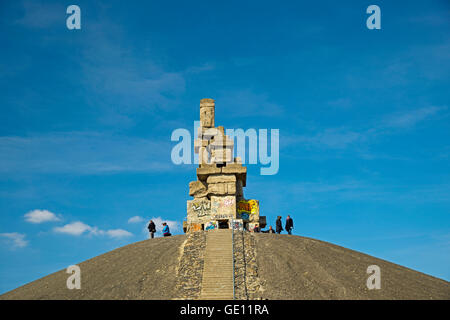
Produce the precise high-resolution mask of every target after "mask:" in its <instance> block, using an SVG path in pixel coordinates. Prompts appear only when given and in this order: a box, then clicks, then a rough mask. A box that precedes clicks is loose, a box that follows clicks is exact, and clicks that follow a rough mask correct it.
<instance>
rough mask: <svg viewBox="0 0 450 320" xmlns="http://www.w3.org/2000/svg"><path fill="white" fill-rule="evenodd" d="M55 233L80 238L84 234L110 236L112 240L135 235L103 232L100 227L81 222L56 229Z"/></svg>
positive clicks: (114, 230)
mask: <svg viewBox="0 0 450 320" xmlns="http://www.w3.org/2000/svg"><path fill="white" fill-rule="evenodd" d="M53 231H54V232H56V233H65V234H70V235H73V236H80V235H82V234H84V233H88V234H90V235H95V236H104V235H106V236H109V237H111V238H116V239H117V238H124V237H130V236H132V235H133V234H132V233H131V232H128V231H126V230H123V229H111V230H101V229H99V228H98V227H92V226H89V225H87V224H85V223H83V222H81V221H76V222H72V223H69V224H66V225H64V226H62V227H55V228H53Z"/></svg>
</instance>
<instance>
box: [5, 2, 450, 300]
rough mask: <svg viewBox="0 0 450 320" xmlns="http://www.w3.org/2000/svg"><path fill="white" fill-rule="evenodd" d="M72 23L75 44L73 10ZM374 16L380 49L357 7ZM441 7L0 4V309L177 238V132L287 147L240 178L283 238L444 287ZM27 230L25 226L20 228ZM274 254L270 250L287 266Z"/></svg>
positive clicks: (445, 135) (448, 219)
mask: <svg viewBox="0 0 450 320" xmlns="http://www.w3.org/2000/svg"><path fill="white" fill-rule="evenodd" d="M71 4H77V5H78V6H79V7H80V8H81V25H82V28H81V30H68V29H67V28H66V18H67V16H68V15H67V14H66V13H65V12H66V8H67V6H69V5H71ZM371 4H377V5H378V6H379V7H380V8H381V30H369V29H367V27H366V19H367V17H368V14H366V8H367V7H368V6H369V5H371ZM449 14H450V6H449V4H448V2H447V1H395V3H393V1H376V2H372V1H370V2H369V1H315V2H311V1H289V2H282V3H280V2H279V1H245V2H243V1H226V2H219V1H194V2H192V1H164V2H163V1H75V2H67V1H2V2H1V3H0V36H1V39H2V40H1V42H2V44H1V50H0V108H1V109H0V110H1V117H0V213H1V214H0V219H1V220H0V234H1V236H0V258H1V264H0V292H5V291H8V290H11V289H13V288H15V287H17V286H19V285H22V284H25V283H27V282H29V281H32V280H35V279H37V278H40V277H42V276H45V275H47V274H49V273H51V272H54V271H57V270H60V269H63V268H66V267H67V266H69V265H71V264H75V263H79V262H81V261H84V260H86V259H88V258H91V257H94V256H97V255H99V254H101V253H104V252H106V251H109V250H112V249H114V248H117V247H120V246H123V245H126V244H128V243H132V242H135V241H139V240H143V239H145V238H146V236H147V234H146V232H145V230H144V228H145V221H141V219H139V218H134V219H132V220H130V218H132V217H142V218H143V219H145V220H147V219H149V218H160V219H158V220H157V221H158V222H159V221H162V220H165V221H170V222H171V226H172V231H173V233H174V234H179V233H181V232H182V230H181V228H180V225H181V221H182V220H183V218H184V216H185V211H186V200H188V199H189V196H188V184H189V181H192V180H195V178H196V177H195V171H194V170H195V165H182V166H176V165H174V164H172V162H171V159H170V152H171V149H172V148H173V146H174V145H175V144H176V143H174V142H172V141H170V136H171V133H172V131H173V130H175V129H177V128H187V129H189V130H191V131H192V130H193V122H194V121H195V120H198V111H199V101H200V99H201V98H213V99H215V100H216V124H218V125H223V126H225V127H226V128H243V129H248V128H255V129H260V128H267V129H271V128H274V129H279V130H280V168H279V172H278V174H276V175H272V176H261V175H260V174H259V172H260V167H261V166H260V165H258V164H257V165H249V166H248V179H247V188H246V190H245V191H244V192H245V195H246V197H247V198H255V199H259V200H260V205H261V214H264V215H266V216H267V217H268V220H269V221H270V222H272V224H273V222H274V219H275V217H276V216H277V215H282V216H283V217H285V216H286V215H287V214H290V215H291V216H292V217H293V218H294V223H295V229H294V234H297V235H304V236H308V237H313V238H317V239H321V240H325V241H329V242H332V243H335V244H338V245H342V246H344V247H348V248H351V249H354V250H358V251H362V252H365V253H367V254H370V255H374V256H376V257H379V258H383V259H386V260H389V261H392V262H395V263H398V264H401V265H404V266H407V267H410V268H413V269H416V270H419V271H422V272H424V273H427V274H430V275H433V276H436V277H440V278H443V279H446V280H450V267H449V266H450V254H449V252H450V215H449V214H450V182H449V181H450V170H449V169H450V167H449V157H450V144H449V138H450V130H449V129H450V125H449V123H450V108H449V103H450V99H449V94H448V92H449V85H450V83H449V71H450V70H449V67H450V37H449V30H450V28H449V27H450V19H449ZM27 214H28V215H27ZM280 249H282V248H280Z"/></svg>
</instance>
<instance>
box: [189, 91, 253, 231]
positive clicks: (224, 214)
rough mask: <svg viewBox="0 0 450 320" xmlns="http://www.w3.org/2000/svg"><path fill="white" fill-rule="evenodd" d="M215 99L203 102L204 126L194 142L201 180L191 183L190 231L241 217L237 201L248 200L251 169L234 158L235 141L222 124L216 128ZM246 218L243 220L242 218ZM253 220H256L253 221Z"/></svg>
mask: <svg viewBox="0 0 450 320" xmlns="http://www.w3.org/2000/svg"><path fill="white" fill-rule="evenodd" d="M214 114H215V103H214V100H213V99H202V100H201V101H200V127H199V128H198V137H197V139H196V140H195V141H194V152H195V153H198V154H199V167H198V168H197V180H196V181H192V182H190V183H189V195H190V196H192V197H194V200H188V201H187V221H186V222H185V223H184V224H183V229H184V230H185V231H186V232H189V231H196V230H199V229H200V226H201V229H202V230H206V226H207V228H208V229H211V230H212V229H214V228H220V227H224V226H225V225H228V226H230V227H231V225H232V224H231V220H234V219H236V218H239V217H238V216H237V207H236V206H237V203H238V202H239V201H241V200H244V190H243V188H244V187H245V186H246V180H247V168H246V167H244V166H242V161H241V159H240V158H233V148H234V143H233V140H232V139H230V138H229V137H227V136H226V135H225V129H224V127H222V126H218V127H215V119H214ZM241 221H242V220H241ZM252 222H253V221H252Z"/></svg>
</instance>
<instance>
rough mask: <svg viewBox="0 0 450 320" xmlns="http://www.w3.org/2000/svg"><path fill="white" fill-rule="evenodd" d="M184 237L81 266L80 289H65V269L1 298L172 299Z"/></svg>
mask: <svg viewBox="0 0 450 320" xmlns="http://www.w3.org/2000/svg"><path fill="white" fill-rule="evenodd" d="M185 239H186V236H185V235H177V236H173V237H166V238H155V239H149V240H145V241H141V242H136V243H133V244H130V245H127V246H125V247H121V248H119V249H116V250H113V251H110V252H107V253H105V254H102V255H100V256H97V257H95V258H92V259H90V260H86V261H85V262H82V263H80V264H78V266H79V267H80V269H81V289H80V290H76V289H73V290H69V289H67V287H66V281H67V278H68V277H69V276H70V275H69V274H67V273H66V270H61V271H58V272H56V273H53V274H50V275H48V276H46V277H44V278H42V279H39V280H36V281H34V282H31V283H29V284H26V285H24V286H22V287H19V288H17V289H15V290H13V291H10V292H7V293H6V294H4V295H1V296H0V299H36V300H38V299H50V300H56V299H58V300H66V299H74V300H81V299H121V300H126V299H134V300H139V299H172V298H173V297H174V296H175V284H176V272H175V269H176V266H177V264H178V258H179V248H180V246H181V245H182V243H183V241H184V240H185Z"/></svg>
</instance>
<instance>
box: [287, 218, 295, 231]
mask: <svg viewBox="0 0 450 320" xmlns="http://www.w3.org/2000/svg"><path fill="white" fill-rule="evenodd" d="M292 229H294V220H292V218H291V217H290V216H287V218H286V231H287V233H288V234H292Z"/></svg>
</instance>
